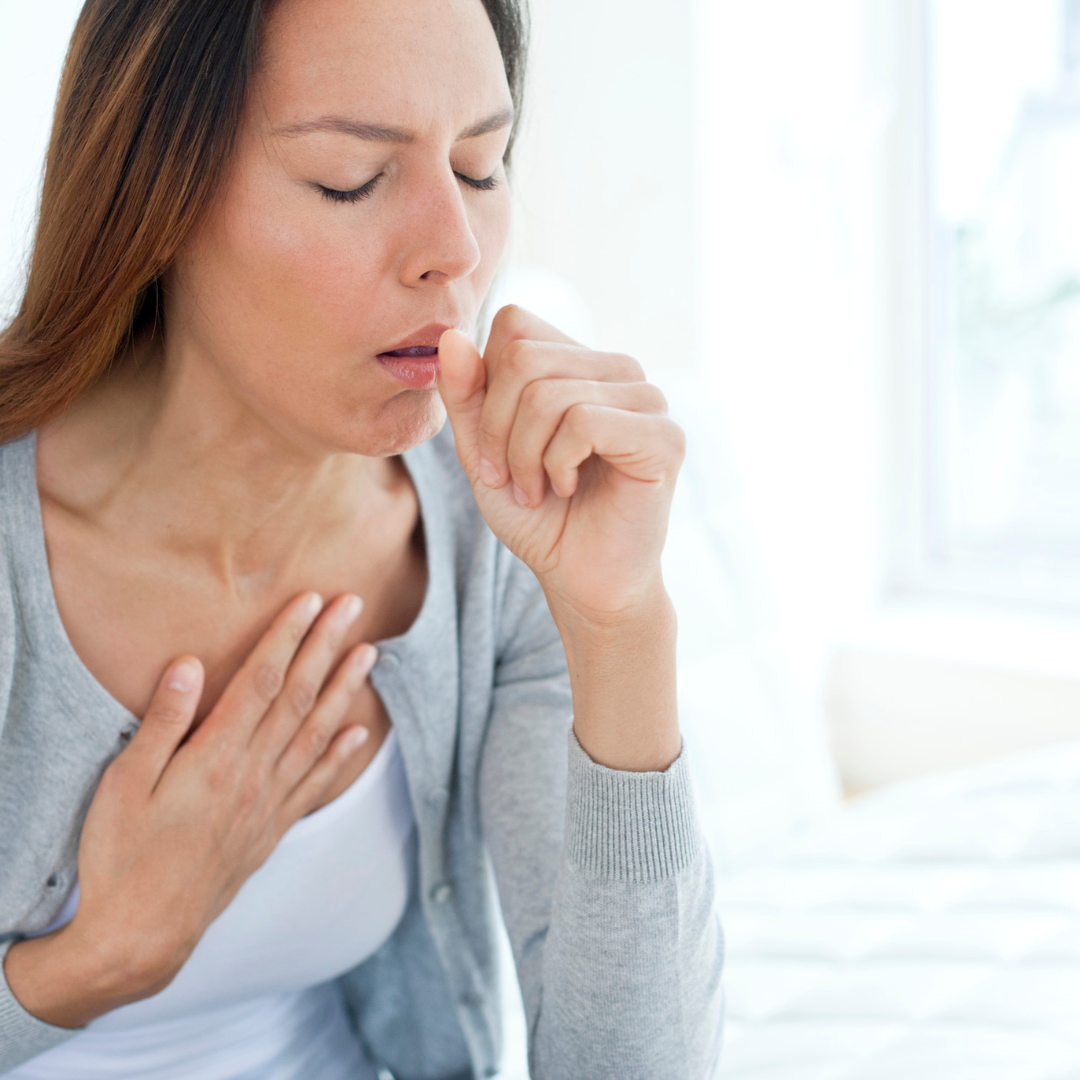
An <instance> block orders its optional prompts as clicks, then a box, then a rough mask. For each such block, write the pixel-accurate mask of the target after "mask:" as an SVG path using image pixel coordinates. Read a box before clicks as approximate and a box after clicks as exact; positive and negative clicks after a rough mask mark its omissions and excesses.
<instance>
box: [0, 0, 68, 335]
mask: <svg viewBox="0 0 1080 1080" xmlns="http://www.w3.org/2000/svg"><path fill="white" fill-rule="evenodd" d="M81 7H82V3H81V0H43V2H40V0H39V2H30V3H28V2H26V0H0V319H2V318H3V317H4V316H5V315H6V314H10V313H11V311H12V305H13V304H14V303H15V302H16V301H17V294H18V291H19V290H18V284H19V280H20V277H21V275H22V273H23V270H24V264H25V254H26V250H27V245H28V242H29V239H30V226H31V222H32V220H33V216H34V213H35V210H36V204H37V196H38V185H39V181H40V178H41V167H42V164H43V163H44V160H45V148H46V145H47V142H48V136H49V127H50V124H51V120H52V110H53V102H54V99H55V96H56V87H57V84H58V82H59V79H60V68H61V65H62V63H63V59H64V52H65V50H66V49H67V43H68V39H69V38H70V36H71V30H72V27H73V26H74V25H75V19H76V16H77V15H78V12H79V9H80V8H81Z"/></svg>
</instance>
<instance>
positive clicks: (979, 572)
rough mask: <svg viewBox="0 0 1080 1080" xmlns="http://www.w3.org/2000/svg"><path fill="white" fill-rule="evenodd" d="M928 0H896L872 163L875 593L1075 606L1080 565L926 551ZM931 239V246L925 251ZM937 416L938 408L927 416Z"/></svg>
mask: <svg viewBox="0 0 1080 1080" xmlns="http://www.w3.org/2000/svg"><path fill="white" fill-rule="evenodd" d="M929 5H930V0H906V2H905V0H900V2H899V3H898V4H896V7H895V12H896V19H897V34H898V55H897V64H896V84H897V107H896V114H895V123H894V125H893V131H892V134H891V137H890V139H889V140H888V141H887V149H886V156H887V160H886V161H885V162H883V171H884V175H885V180H884V183H885V187H886V193H885V199H884V205H885V206H886V207H887V212H888V220H887V221H886V222H885V228H884V233H885V237H886V243H885V252H886V256H885V262H886V267H885V273H884V275H883V288H884V291H885V296H884V298H883V299H884V303H883V311H884V312H885V315H886V322H887V327H886V336H887V339H888V342H889V344H888V345H887V347H886V348H887V352H888V356H887V367H888V375H887V382H888V385H887V388H886V393H887V395H888V407H887V410H886V411H887V416H888V418H889V422H890V426H891V430H890V431H889V433H888V443H889V446H888V453H887V458H888V467H889V470H890V474H891V475H890V484H889V486H890V489H891V492H892V499H891V506H890V509H889V514H890V520H889V521H888V522H887V523H886V524H887V535H888V536H889V537H890V544H889V549H890V550H889V552H888V565H887V568H886V575H885V583H886V590H885V591H886V599H887V600H903V601H908V600H930V601H960V602H978V603H985V604H992V605H996V606H999V607H1010V606H1011V607H1017V608H1027V609H1030V610H1033V611H1039V610H1042V611H1045V612H1047V613H1052V614H1057V615H1065V614H1073V613H1078V614H1080V566H1078V567H1077V573H1076V575H1075V577H1074V578H1072V579H1063V578H1062V577H1060V576H1050V575H1047V576H1045V577H1043V578H1041V579H1040V578H1037V577H1035V576H1034V575H1033V574H1032V575H1029V577H1028V580H1020V579H1019V578H1018V576H1017V575H1015V574H1013V573H1010V572H1007V571H1005V570H1003V571H1002V572H1000V573H995V572H993V571H992V570H987V569H986V568H985V567H979V568H977V569H972V570H965V569H963V568H962V567H957V566H954V565H947V564H945V563H944V561H942V560H939V559H936V558H935V547H936V548H937V550H938V551H941V550H942V547H943V545H944V537H943V536H942V535H941V534H940V532H939V534H938V535H937V536H935V535H934V530H935V525H936V524H937V520H936V518H937V516H936V515H935V513H934V510H933V504H934V501H935V500H936V499H944V497H945V496H944V493H943V492H942V491H941V490H940V487H939V485H942V484H945V483H947V474H946V472H945V469H944V468H943V467H936V466H935V457H936V454H937V449H936V443H937V442H938V440H939V439H940V437H941V432H942V431H943V425H941V424H940V422H938V421H936V420H935V413H936V412H937V410H940V409H942V408H943V407H944V394H943V392H941V391H939V386H940V385H941V381H942V380H943V376H942V373H941V366H940V365H941V361H940V356H939V352H938V350H939V349H940V348H941V347H942V344H943V342H944V334H943V332H942V330H941V327H942V320H943V318H944V313H943V305H944V303H945V301H946V292H945V289H946V282H945V281H944V279H943V278H944V275H943V268H944V266H945V260H946V258H947V252H946V251H945V250H943V247H944V245H943V244H942V239H943V238H942V237H940V236H939V235H938V234H937V233H936V230H935V222H934V216H933V203H932V194H931V175H932V171H931V170H932V166H933V158H932V154H933V150H932V147H933V139H932V137H931V136H932V130H931V124H932V122H933V121H932V114H931V109H932V102H931V99H930V95H931V92H932V88H931V85H930V80H931V73H930V67H931V65H930V59H931V54H930V50H931V48H932V43H931V40H930V12H929ZM935 247H937V249H938V250H937V253H936V254H935ZM937 415H940V413H937Z"/></svg>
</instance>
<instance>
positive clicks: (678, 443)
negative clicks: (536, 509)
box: [543, 404, 686, 498]
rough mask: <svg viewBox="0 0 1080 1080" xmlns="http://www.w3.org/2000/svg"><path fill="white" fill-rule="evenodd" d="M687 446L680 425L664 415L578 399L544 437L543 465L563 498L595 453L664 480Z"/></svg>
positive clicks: (630, 471) (642, 476)
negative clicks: (548, 436)
mask: <svg viewBox="0 0 1080 1080" xmlns="http://www.w3.org/2000/svg"><path fill="white" fill-rule="evenodd" d="M685 446H686V437H685V435H684V434H683V430H682V428H680V427H679V425H678V424H676V423H675V422H674V421H673V420H671V419H670V418H669V417H667V416H665V415H662V414H656V413H636V412H627V411H626V410H624V409H612V408H609V407H608V406H606V405H582V404H578V405H574V406H572V407H571V408H570V409H568V410H567V411H566V414H565V415H564V416H563V421H562V423H561V424H560V425H559V430H558V431H556V432H555V435H554V437H553V438H552V440H551V442H550V443H548V447H547V450H545V451H544V457H543V461H544V471H545V472H546V473H547V476H548V479H549V480H550V481H551V487H552V490H553V491H554V492H555V493H556V494H557V495H561V496H562V497H563V498H569V497H570V496H571V495H572V494H573V493H574V492H575V491H576V490H577V484H578V472H579V469H580V467H581V465H582V464H583V463H584V462H585V461H586V460H587V459H588V458H589V457H591V456H592V455H593V454H596V455H597V456H599V457H601V458H603V459H604V460H605V461H607V462H608V463H609V464H611V465H613V466H614V467H615V468H616V469H617V470H618V471H619V472H621V473H622V474H623V475H624V476H627V477H629V478H631V479H633V480H640V481H642V482H644V483H656V484H662V483H666V482H668V481H672V480H674V478H675V476H676V474H677V473H678V471H679V466H680V465H681V464H682V460H683V455H684V453H685Z"/></svg>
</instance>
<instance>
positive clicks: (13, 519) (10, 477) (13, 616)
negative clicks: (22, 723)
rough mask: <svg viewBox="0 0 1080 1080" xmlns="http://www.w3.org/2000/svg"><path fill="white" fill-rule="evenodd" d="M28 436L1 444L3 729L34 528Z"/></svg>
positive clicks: (0, 691)
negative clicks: (26, 553)
mask: <svg viewBox="0 0 1080 1080" xmlns="http://www.w3.org/2000/svg"><path fill="white" fill-rule="evenodd" d="M29 438H30V437H29V436H27V437H24V438H22V439H18V440H16V441H15V442H9V443H3V444H0V732H2V731H3V727H4V718H5V716H6V715H7V711H8V700H9V697H10V695H11V687H12V680H13V672H14V666H15V656H16V652H17V640H16V637H17V633H18V629H19V624H18V617H17V605H16V600H17V597H16V586H17V583H18V578H19V572H18V567H17V565H16V564H17V561H18V555H19V552H20V550H21V549H22V548H24V547H25V545H26V544H27V543H28V542H29V540H30V539H31V536H32V534H31V530H32V527H33V522H32V521H29V520H27V517H28V514H27V510H26V505H25V504H26V497H25V496H26V491H25V488H26V485H27V484H28V483H32V482H33V473H32V469H33V455H32V454H31V453H30V452H29V451H30V446H29V442H28V440H29ZM28 471H29V475H28Z"/></svg>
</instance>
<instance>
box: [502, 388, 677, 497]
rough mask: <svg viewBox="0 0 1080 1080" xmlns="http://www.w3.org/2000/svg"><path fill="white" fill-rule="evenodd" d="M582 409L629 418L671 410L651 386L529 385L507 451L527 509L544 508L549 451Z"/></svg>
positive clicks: (517, 494) (516, 493) (518, 492)
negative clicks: (571, 414) (619, 412)
mask: <svg viewBox="0 0 1080 1080" xmlns="http://www.w3.org/2000/svg"><path fill="white" fill-rule="evenodd" d="M579 404H592V405H607V406H610V407H611V408H615V409H625V410H627V411H629V412H655V413H663V412H666V410H667V402H666V400H665V399H664V395H663V394H662V393H661V392H660V390H659V388H657V387H655V386H653V385H652V383H647V382H635V383H606V382H589V381H586V380H584V379H538V380H536V381H535V382H531V383H529V385H528V386H526V387H525V389H524V391H522V394H521V399H520V401H519V403H518V409H517V413H516V414H515V415H514V421H513V427H512V428H511V429H510V438H509V442H508V443H507V448H506V462H507V467H508V468H509V471H510V478H511V480H512V481H513V484H514V498H515V499H516V500H517V502H518V503H519V504H520V505H521V506H539V505H540V503H541V502H543V500H544V490H545V487H546V480H547V474H546V472H545V471H544V462H543V456H544V451H545V450H546V449H547V447H548V444H549V443H550V442H551V440H552V438H553V437H554V435H555V432H556V431H557V430H558V428H559V425H560V424H561V423H562V420H563V417H564V416H565V415H566V413H567V411H568V410H569V409H571V408H573V406H574V405H579ZM556 494H558V492H556Z"/></svg>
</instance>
